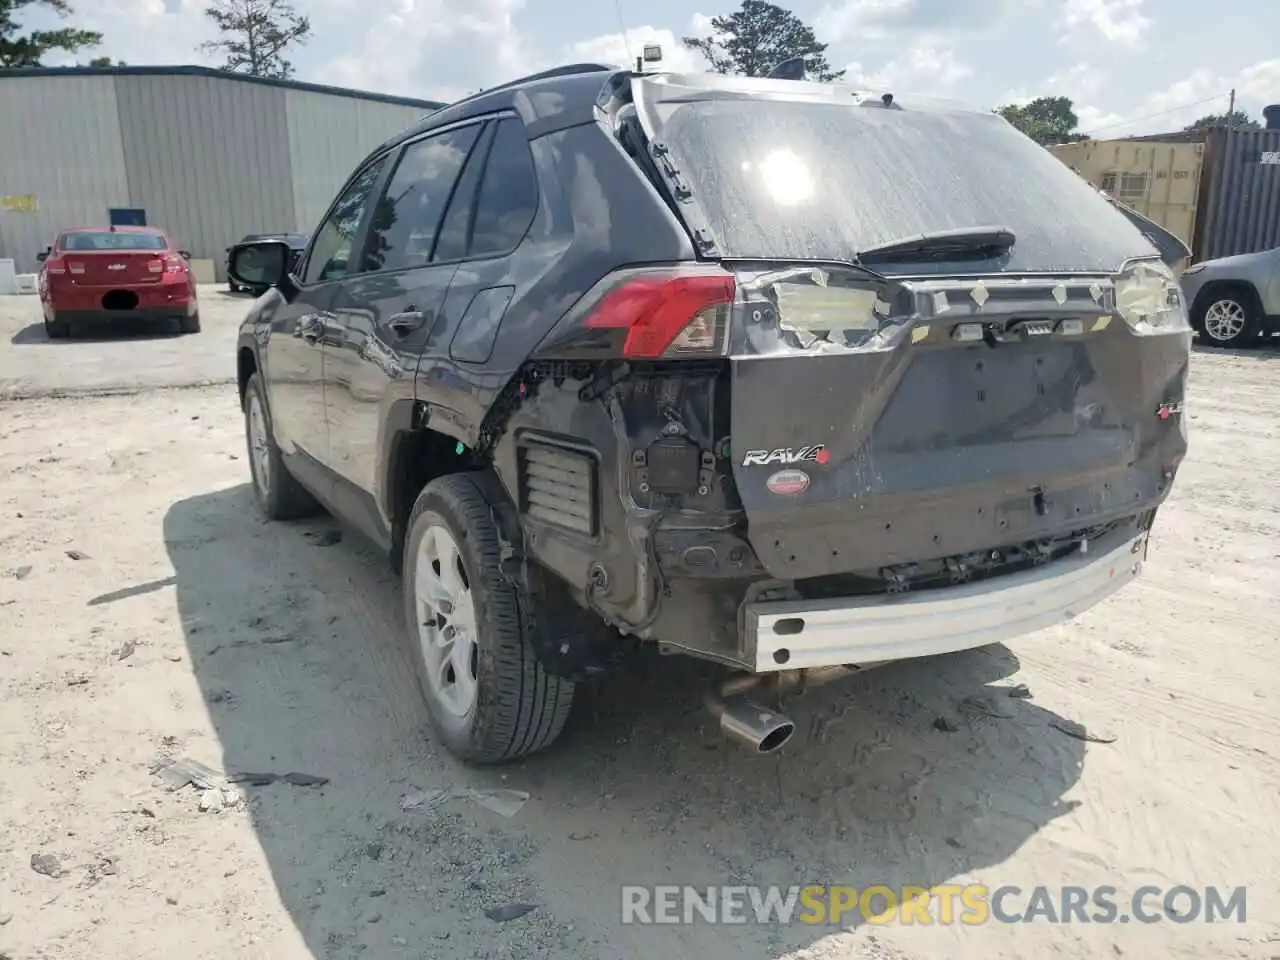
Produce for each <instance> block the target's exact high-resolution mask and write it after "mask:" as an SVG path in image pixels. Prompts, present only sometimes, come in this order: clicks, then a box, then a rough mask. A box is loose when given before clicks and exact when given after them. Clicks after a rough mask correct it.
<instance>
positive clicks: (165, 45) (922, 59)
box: [28, 0, 1280, 136]
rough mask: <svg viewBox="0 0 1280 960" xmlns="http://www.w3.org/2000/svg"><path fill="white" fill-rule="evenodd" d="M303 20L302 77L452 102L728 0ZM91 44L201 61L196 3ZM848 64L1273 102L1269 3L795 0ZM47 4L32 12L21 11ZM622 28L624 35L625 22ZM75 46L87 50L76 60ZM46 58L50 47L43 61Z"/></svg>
mask: <svg viewBox="0 0 1280 960" xmlns="http://www.w3.org/2000/svg"><path fill="white" fill-rule="evenodd" d="M294 2H295V6H296V7H297V9H298V10H299V12H302V13H305V14H308V15H309V16H310V17H311V19H312V23H313V30H314V34H313V37H312V39H311V41H310V42H309V43H308V44H307V45H306V46H304V47H301V48H299V49H298V50H296V51H295V53H294V55H293V61H294V64H295V67H296V69H297V74H298V77H299V78H300V79H305V80H314V81H317V82H327V83H336V84H340V85H343V86H351V87H358V88H362V89H368V90H377V91H381V92H385V93H396V94H402V95H407V96H419V97H426V98H441V99H449V98H452V97H456V96H459V95H462V94H465V93H467V92H470V91H472V90H475V89H477V88H479V87H482V86H490V85H492V84H494V83H498V82H501V81H502V80H506V79H511V78H512V77H515V76H518V75H520V74H521V73H526V72H531V71H533V70H536V69H540V68H542V67H545V66H549V65H552V64H555V63H562V62H566V61H570V60H583V59H591V60H596V59H603V60H605V61H606V62H619V63H621V62H623V61H624V60H625V59H626V57H627V54H628V49H630V50H632V51H634V52H639V48H640V47H641V46H642V45H643V44H644V43H646V42H649V43H653V42H657V43H660V44H661V45H662V46H663V48H664V50H665V51H666V54H667V60H666V63H667V66H668V67H669V68H672V69H699V68H701V65H702V61H701V58H700V57H698V56H697V55H696V54H694V53H692V52H691V51H689V50H687V49H684V48H683V46H682V45H681V44H680V42H679V38H680V37H683V36H688V35H690V34H691V33H699V34H700V33H703V32H705V31H706V29H707V21H708V19H709V18H710V17H711V16H713V15H716V14H722V13H727V12H729V11H730V10H732V9H733V8H734V7H735V6H736V4H734V3H732V2H728V0H694V4H695V5H687V4H684V3H680V2H677V0H645V2H643V3H635V2H634V0H618V2H617V3H615V2H613V0H604V2H592V3H587V2H583V0H294ZM73 3H75V4H76V5H77V6H78V8H79V14H78V16H77V17H76V18H75V19H76V21H77V23H78V25H81V26H86V27H93V28H95V29H98V30H101V31H102V32H103V33H104V34H105V35H106V36H105V40H104V42H103V45H102V47H101V48H100V49H99V50H96V51H94V53H95V54H106V55H109V56H112V57H114V58H116V59H123V60H125V61H127V62H129V63H132V64H146V63H166V64H174V63H212V61H210V60H209V59H208V58H207V57H204V56H202V55H201V54H200V53H199V52H198V51H197V50H196V47H197V46H198V44H199V43H200V41H202V40H205V39H207V38H209V36H211V29H210V26H209V24H208V22H207V20H206V18H205V17H204V15H203V9H204V7H205V6H206V5H207V0H73ZM784 5H786V6H789V7H790V9H792V10H793V11H794V12H795V13H796V14H797V15H799V16H800V17H801V18H802V19H804V20H806V21H807V22H809V23H810V24H812V25H813V26H814V27H815V29H816V30H817V32H818V37H819V39H820V40H823V41H825V42H827V43H829V44H830V47H829V50H828V58H829V59H830V61H831V62H832V64H833V65H835V66H836V67H847V68H848V70H849V74H848V76H849V78H851V79H855V80H857V81H859V82H861V83H864V84H867V85H870V86H875V87H884V88H887V89H891V90H894V91H907V90H910V91H916V92H931V93H939V94H945V95H948V96H955V97H959V98H960V99H963V100H966V101H969V102H971V103H974V104H978V105H981V106H995V105H998V104H1000V103H1005V102H1009V101H1011V100H1017V99H1025V98H1029V97H1033V96H1038V95H1042V94H1065V95H1067V96H1070V97H1072V99H1073V100H1074V101H1075V102H1076V106H1077V112H1078V113H1079V115H1080V117H1081V126H1082V128H1083V129H1085V130H1087V131H1089V132H1091V133H1097V134H1098V135H1100V136H1124V135H1127V134H1133V133H1150V132H1157V131H1160V130H1167V129H1170V128H1177V127H1179V126H1181V125H1184V124H1185V123H1187V122H1189V121H1190V120H1193V119H1195V118H1196V117H1198V116H1201V115H1202V114H1204V113H1207V112H1221V111H1224V110H1225V109H1226V106H1227V93H1228V91H1229V90H1231V89H1232V88H1233V87H1234V88H1236V90H1237V98H1238V103H1239V104H1240V105H1241V106H1243V107H1244V108H1245V109H1247V110H1249V111H1250V113H1252V114H1253V115H1255V116H1259V111H1260V109H1261V107H1262V106H1263V105H1264V104H1266V103H1273V102H1275V103H1280V47H1277V45H1276V43H1275V40H1274V38H1275V37H1277V36H1280V0H1219V2H1217V3H1205V2H1203V0H796V2H795V3H793V4H789V5H788V4H784ZM49 20H50V18H49V17H48V16H47V15H42V14H37V15H36V16H32V17H29V18H28V23H29V24H32V25H36V24H40V25H43V24H44V23H46V22H48V21H49ZM624 29H625V31H626V33H625V38H624V34H623V30H624ZM84 56H86V55H84V54H82V57H84ZM50 62H55V61H54V60H52V59H51V60H50Z"/></svg>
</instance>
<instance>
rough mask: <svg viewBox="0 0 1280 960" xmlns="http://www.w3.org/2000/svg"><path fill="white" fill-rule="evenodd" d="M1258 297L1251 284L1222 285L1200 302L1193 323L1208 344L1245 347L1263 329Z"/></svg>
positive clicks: (1211, 345)
mask: <svg viewBox="0 0 1280 960" xmlns="http://www.w3.org/2000/svg"><path fill="white" fill-rule="evenodd" d="M1261 322H1262V311H1261V310H1260V309H1259V307H1258V298H1257V297H1256V296H1254V293H1253V290H1251V289H1250V288H1248V287H1234V286H1232V287H1219V288H1217V289H1215V290H1213V291H1212V292H1211V293H1210V294H1209V295H1208V296H1205V297H1202V298H1201V300H1200V302H1199V303H1198V304H1196V310H1195V315H1194V316H1193V317H1192V324H1193V326H1194V327H1195V328H1196V330H1197V331H1199V333H1200V342H1201V343H1203V344H1204V345H1205V346H1208V347H1245V346H1249V345H1250V344H1252V343H1254V341H1256V340H1257V338H1258V331H1259V329H1260V328H1261Z"/></svg>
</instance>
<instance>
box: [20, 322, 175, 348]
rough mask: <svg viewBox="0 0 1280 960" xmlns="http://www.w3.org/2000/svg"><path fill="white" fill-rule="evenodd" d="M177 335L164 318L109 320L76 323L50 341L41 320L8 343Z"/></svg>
mask: <svg viewBox="0 0 1280 960" xmlns="http://www.w3.org/2000/svg"><path fill="white" fill-rule="evenodd" d="M181 334H182V331H181V330H179V329H178V325H177V324H176V323H171V322H168V321H156V320H111V321H109V322H103V323H97V324H84V325H80V326H79V327H78V328H75V329H73V330H72V332H71V336H70V337H66V338H60V339H57V340H51V339H49V335H48V334H47V333H45V332H44V322H43V321H41V322H40V323H33V324H30V325H29V326H26V327H23V328H22V329H21V330H19V331H18V332H17V333H15V334H14V335H13V336H12V337H10V338H9V342H10V343H12V344H13V345H14V346H19V347H20V346H27V345H30V344H34V343H40V344H46V343H52V344H57V345H59V346H67V345H69V344H76V343H115V342H117V341H121V340H163V339H167V338H169V337H177V336H181Z"/></svg>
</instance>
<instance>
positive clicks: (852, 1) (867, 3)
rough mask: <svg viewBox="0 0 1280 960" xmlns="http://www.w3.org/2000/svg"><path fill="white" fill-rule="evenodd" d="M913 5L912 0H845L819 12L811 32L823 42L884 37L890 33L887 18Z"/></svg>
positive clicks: (881, 38) (880, 38)
mask: <svg viewBox="0 0 1280 960" xmlns="http://www.w3.org/2000/svg"><path fill="white" fill-rule="evenodd" d="M914 5H915V0H845V2H844V3H840V4H831V5H828V6H826V7H824V8H823V9H822V10H821V11H819V13H818V16H817V17H816V18H815V19H814V22H813V27H814V32H815V33H816V34H817V35H818V39H819V40H821V41H823V42H824V43H842V42H844V41H846V40H859V41H863V42H865V41H868V40H883V39H885V38H886V37H887V36H888V35H889V33H890V32H891V31H890V28H889V26H888V25H887V23H886V21H887V20H890V19H892V18H893V17H895V16H897V15H900V14H903V13H905V12H906V11H908V10H909V9H911V7H912V6H914Z"/></svg>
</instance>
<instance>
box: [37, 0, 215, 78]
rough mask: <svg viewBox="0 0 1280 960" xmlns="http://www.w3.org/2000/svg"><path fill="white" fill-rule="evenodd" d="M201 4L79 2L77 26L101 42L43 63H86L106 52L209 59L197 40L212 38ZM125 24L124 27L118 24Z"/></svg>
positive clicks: (118, 56) (200, 0) (147, 59)
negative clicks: (100, 37)
mask: <svg viewBox="0 0 1280 960" xmlns="http://www.w3.org/2000/svg"><path fill="white" fill-rule="evenodd" d="M205 6H207V4H206V3H205V2H204V0H168V2H167V3H166V0H95V2H93V3H81V4H79V5H78V7H77V9H76V17H75V21H74V22H75V26H76V27H78V28H81V29H84V30H97V31H98V32H99V33H101V34H102V35H103V42H102V43H101V44H100V45H99V46H97V47H94V48H92V49H85V50H81V51H80V52H79V53H78V54H76V55H51V56H50V57H48V59H47V61H46V62H48V63H49V64H51V65H54V66H65V65H70V64H73V63H75V62H76V61H77V60H78V61H80V62H82V63H87V62H88V61H89V60H91V59H92V58H94V57H110V58H111V59H112V60H123V61H124V62H125V63H131V64H147V63H170V64H172V63H179V64H188V63H194V64H212V63H214V62H215V61H214V60H213V59H210V57H209V56H207V55H205V54H202V53H200V51H199V46H200V44H201V43H202V42H204V41H205V40H212V39H214V38H215V33H216V31H215V30H214V29H213V26H212V24H211V23H210V22H209V20H208V18H206V17H205V15H204V8H205ZM126 24H127V25H128V28H127V29H121V27H122V25H126ZM51 25H56V26H64V25H65V24H64V23H62V22H58V23H57V24H51Z"/></svg>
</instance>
